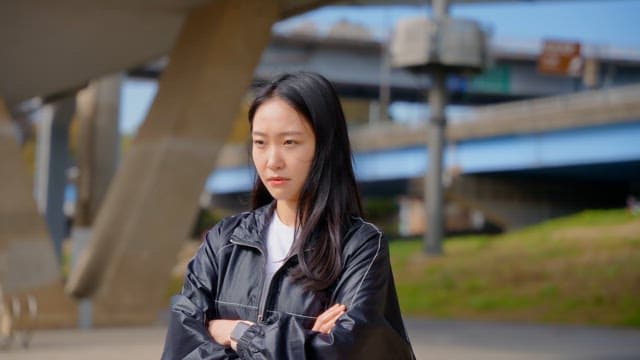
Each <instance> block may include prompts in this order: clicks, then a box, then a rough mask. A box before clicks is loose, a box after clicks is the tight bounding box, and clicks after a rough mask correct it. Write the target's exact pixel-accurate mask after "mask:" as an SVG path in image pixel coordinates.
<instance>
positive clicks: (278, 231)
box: [265, 210, 295, 279]
mask: <svg viewBox="0 0 640 360" xmlns="http://www.w3.org/2000/svg"><path fill="white" fill-rule="evenodd" d="M294 233H295V228H294V227H293V226H287V225H285V224H284V223H283V222H282V221H281V220H280V218H279V217H278V213H277V212H276V211H275V210H274V211H273V216H272V217H271V223H270V224H269V232H268V233H267V265H266V269H265V270H266V271H267V279H271V277H272V276H273V274H274V273H275V272H276V271H277V270H278V269H279V268H280V266H282V264H283V262H284V259H285V258H286V257H287V255H288V254H289V250H290V249H291V244H293V236H294Z"/></svg>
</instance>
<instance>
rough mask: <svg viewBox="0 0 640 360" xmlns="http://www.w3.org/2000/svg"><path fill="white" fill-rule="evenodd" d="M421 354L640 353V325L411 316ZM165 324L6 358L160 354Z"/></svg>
mask: <svg viewBox="0 0 640 360" xmlns="http://www.w3.org/2000/svg"><path fill="white" fill-rule="evenodd" d="M405 323H406V326H407V330H408V332H409V336H410V337H411V341H412V344H413V347H414V350H415V352H416V356H417V357H418V359H425V360H427V359H452V360H455V359H480V360H482V359H492V360H499V359H640V330H631V329H612V328H598V327H581V326H564V325H557V326H555V325H551V326H549V325H532V324H520V323H493V322H471V321H440V320H417V319H408V320H406V321H405ZM164 335H165V328H164V327H162V326H154V327H143V328H108V329H92V330H78V329H73V330H46V331H44V330H42V331H38V332H36V333H35V334H34V337H33V339H32V342H31V345H30V347H29V348H26V349H24V348H21V347H20V346H18V345H17V344H14V345H13V346H12V347H11V348H10V349H9V350H3V351H2V350H0V359H3V360H14V359H16V360H17V359H47V360H48V359H52V360H55V359H65V360H76V359H95V360H102V359H105V360H107V359H108V360H112V359H158V358H159V357H160V352H161V351H162V344H163V341H164Z"/></svg>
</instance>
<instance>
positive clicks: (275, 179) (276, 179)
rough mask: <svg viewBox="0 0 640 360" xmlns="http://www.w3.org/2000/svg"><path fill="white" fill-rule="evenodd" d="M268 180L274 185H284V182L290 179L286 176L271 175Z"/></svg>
mask: <svg viewBox="0 0 640 360" xmlns="http://www.w3.org/2000/svg"><path fill="white" fill-rule="evenodd" d="M267 181H268V182H269V184H271V185H274V186H278V185H283V184H284V183H286V182H287V181H289V179H287V178H284V177H278V176H275V177H270V178H268V179H267Z"/></svg>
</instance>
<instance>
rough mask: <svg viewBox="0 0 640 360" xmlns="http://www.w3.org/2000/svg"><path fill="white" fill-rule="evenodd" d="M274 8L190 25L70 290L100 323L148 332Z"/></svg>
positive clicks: (211, 10) (252, 3)
mask: <svg viewBox="0 0 640 360" xmlns="http://www.w3.org/2000/svg"><path fill="white" fill-rule="evenodd" d="M278 15H279V9H278V6H277V3H276V2H273V1H262V0H249V1H242V2H238V1H232V0H226V1H215V2H212V3H211V4H209V5H206V6H204V7H201V8H198V9H195V10H193V11H192V12H191V13H190V14H189V15H188V17H187V18H186V20H185V23H184V25H183V28H182V31H181V34H180V36H179V39H178V42H177V44H176V46H175V48H174V49H173V51H172V52H171V54H170V62H169V65H168V66H167V68H166V70H165V72H164V73H163V75H162V78H161V80H160V83H159V91H158V95H157V96H156V99H155V101H154V103H153V105H152V107H151V109H150V112H149V115H148V116H147V118H146V120H145V123H144V124H143V126H142V127H141V129H140V131H139V133H138V136H137V138H136V139H135V141H134V142H133V144H132V147H131V149H130V150H129V152H128V153H127V155H126V157H125V158H124V161H123V164H122V166H121V167H120V169H119V170H118V172H117V174H116V177H115V178H114V181H113V184H112V186H111V187H110V188H109V191H108V193H107V196H106V199H105V203H104V205H103V206H102V207H101V208H100V211H99V213H98V217H97V219H96V221H95V223H94V228H93V234H92V236H91V240H90V244H89V245H88V246H87V248H86V249H85V251H84V252H83V253H82V256H81V257H80V259H79V261H78V264H77V265H76V267H74V269H73V272H72V274H71V277H70V279H69V281H68V283H67V290H68V291H69V292H71V293H72V294H74V295H75V296H80V297H86V296H91V297H92V298H93V300H94V303H93V304H94V306H93V310H94V323H95V324H97V325H103V324H112V325H113V324H134V323H149V322H151V321H153V320H154V319H156V318H157V316H158V311H159V310H160V309H161V308H164V307H166V306H167V305H168V304H167V300H166V299H167V294H166V290H167V284H168V279H169V275H170V271H171V267H172V266H173V265H174V264H175V262H176V253H177V252H178V249H179V248H180V247H181V245H182V243H183V241H184V239H186V238H187V236H188V232H189V229H190V226H191V225H192V223H193V219H194V216H195V215H196V213H197V208H198V198H199V196H200V193H201V191H202V188H203V187H204V184H205V181H206V179H207V176H208V175H209V174H210V172H211V170H212V168H213V165H214V163H215V159H216V156H217V154H218V151H219V150H220V148H221V147H222V145H223V144H224V142H225V140H226V138H227V137H228V135H229V134H230V132H231V130H232V125H233V124H232V123H233V119H234V118H235V116H236V114H237V112H238V110H239V109H240V104H241V101H242V99H243V97H244V95H245V94H246V91H247V90H248V87H249V85H250V82H251V79H252V76H253V71H254V68H255V66H256V65H257V63H258V61H259V59H260V55H261V53H262V50H263V49H264V47H265V46H266V45H267V44H268V41H269V38H270V34H271V31H270V29H271V26H272V24H273V23H274V22H275V21H276V20H277V18H278Z"/></svg>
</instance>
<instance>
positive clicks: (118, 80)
mask: <svg viewBox="0 0 640 360" xmlns="http://www.w3.org/2000/svg"><path fill="white" fill-rule="evenodd" d="M121 85H122V75H121V74H116V75H110V76H105V77H103V78H100V79H97V80H94V81H92V82H91V84H90V85H89V86H88V87H87V88H85V89H84V90H82V91H81V92H80V93H79V94H78V109H77V112H76V114H77V115H76V119H77V121H78V122H79V134H78V151H77V167H78V178H77V180H76V188H77V194H78V196H77V201H76V204H75V214H74V224H73V230H72V241H73V246H72V250H71V263H72V267H73V266H74V265H75V263H76V261H77V258H78V257H79V255H80V254H81V253H82V251H83V249H84V248H85V246H86V245H87V244H88V243H89V239H90V237H91V227H92V225H93V222H94V220H95V218H96V216H97V213H98V209H99V208H100V206H101V205H102V202H103V200H104V197H105V195H106V193H107V189H108V187H109V184H110V182H111V179H112V178H113V176H114V175H115V172H116V168H117V165H118V159H119V156H120V136H119V110H120V89H121ZM79 310H80V313H79V314H78V315H79V324H78V325H79V326H80V328H90V327H91V326H92V317H93V316H92V313H93V311H92V304H91V300H90V299H83V300H82V301H81V302H80V304H79Z"/></svg>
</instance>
